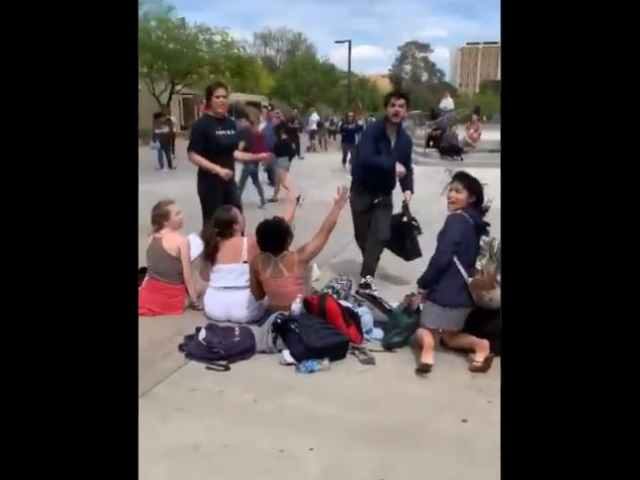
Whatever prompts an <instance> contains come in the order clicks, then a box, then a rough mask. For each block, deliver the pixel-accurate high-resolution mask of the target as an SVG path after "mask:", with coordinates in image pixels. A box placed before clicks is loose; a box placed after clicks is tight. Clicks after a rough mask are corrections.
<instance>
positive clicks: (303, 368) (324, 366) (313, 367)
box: [296, 358, 331, 373]
mask: <svg viewBox="0 0 640 480" xmlns="http://www.w3.org/2000/svg"><path fill="white" fill-rule="evenodd" d="M330 368H331V362H330V361H329V359H328V358H325V359H323V360H316V359H311V360H303V361H302V362H299V363H298V364H297V365H296V372H298V373H315V372H320V371H324V370H329V369H330Z"/></svg>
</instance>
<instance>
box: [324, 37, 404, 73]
mask: <svg viewBox="0 0 640 480" xmlns="http://www.w3.org/2000/svg"><path fill="white" fill-rule="evenodd" d="M393 55H394V53H393V50H390V49H385V48H382V47H379V46H377V45H355V46H354V47H353V48H352V50H351V68H352V70H353V71H354V72H360V73H386V71H387V70H388V68H389V66H390V65H391V62H392V61H393ZM348 56H349V54H348V47H347V45H346V44H342V45H335V46H334V47H333V48H332V49H331V50H330V51H329V60H330V61H331V63H333V64H334V65H336V66H337V67H338V68H341V69H343V70H346V69H347V65H348Z"/></svg>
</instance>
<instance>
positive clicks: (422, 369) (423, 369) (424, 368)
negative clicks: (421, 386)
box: [416, 362, 433, 375]
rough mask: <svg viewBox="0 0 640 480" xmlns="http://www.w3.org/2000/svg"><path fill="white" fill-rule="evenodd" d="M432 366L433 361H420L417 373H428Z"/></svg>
mask: <svg viewBox="0 0 640 480" xmlns="http://www.w3.org/2000/svg"><path fill="white" fill-rule="evenodd" d="M432 368H433V363H425V362H420V363H419V364H418V366H417V367H416V375H426V374H427V373H429V372H431V369H432Z"/></svg>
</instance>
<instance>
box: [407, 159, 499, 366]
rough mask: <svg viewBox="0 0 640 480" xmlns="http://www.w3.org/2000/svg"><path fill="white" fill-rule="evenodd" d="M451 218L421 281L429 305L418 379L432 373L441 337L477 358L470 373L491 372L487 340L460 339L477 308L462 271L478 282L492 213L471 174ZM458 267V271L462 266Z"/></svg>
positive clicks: (458, 177) (456, 180) (455, 193)
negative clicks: (478, 262) (482, 241)
mask: <svg viewBox="0 0 640 480" xmlns="http://www.w3.org/2000/svg"><path fill="white" fill-rule="evenodd" d="M447 210H448V211H449V214H448V216H447V219H446V221H445V223H444V226H443V227H442V230H441V231H440V233H439V234H438V244H437V246H436V251H435V253H434V254H433V256H432V257H431V260H430V261H429V265H428V267H427V269H426V271H425V272H424V273H423V274H422V276H421V277H420V278H419V279H418V281H417V284H418V293H420V294H421V295H422V297H423V299H424V305H423V308H422V312H421V315H420V327H419V328H418V330H417V331H416V338H417V340H418V344H419V346H420V348H421V351H420V361H419V364H418V366H417V368H416V373H417V374H419V375H424V374H426V373H429V372H430V371H431V369H432V368H433V364H434V348H435V345H436V342H437V341H438V337H440V336H442V340H443V342H444V344H445V345H446V346H447V347H449V348H452V349H456V350H467V351H471V352H473V353H472V355H471V357H470V358H469V361H470V364H469V370H471V371H472V372H487V371H488V370H489V369H490V368H491V363H492V360H493V355H491V353H490V345H489V342H488V341H487V340H486V339H482V338H478V337H475V336H473V335H470V334H468V333H461V330H462V328H463V327H464V323H465V320H466V319H467V317H468V316H469V313H470V312H471V310H472V307H473V305H474V302H473V299H472V297H471V293H470V292H469V286H468V284H467V281H466V279H465V277H464V276H463V273H462V271H460V270H459V269H464V270H465V271H466V272H467V276H469V277H473V269H474V266H475V263H476V259H477V257H478V253H479V252H480V237H481V236H483V235H486V234H487V233H488V227H489V224H488V223H487V222H485V221H484V220H483V219H484V217H485V215H486V213H487V211H488V210H489V209H488V207H487V206H486V205H485V204H484V190H483V187H482V184H481V183H480V181H479V180H478V179H477V178H475V177H473V176H472V175H470V174H468V173H467V172H464V171H460V172H457V173H456V174H455V175H454V176H453V177H452V179H451V182H450V183H449V190H448V193H447ZM458 265H459V266H458Z"/></svg>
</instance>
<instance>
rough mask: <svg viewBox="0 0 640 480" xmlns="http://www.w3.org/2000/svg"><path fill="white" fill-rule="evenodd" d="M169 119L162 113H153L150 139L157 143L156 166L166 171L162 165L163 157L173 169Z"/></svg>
mask: <svg viewBox="0 0 640 480" xmlns="http://www.w3.org/2000/svg"><path fill="white" fill-rule="evenodd" d="M170 123H171V121H170V120H169V119H168V118H167V117H166V116H165V115H164V114H163V113H162V112H157V113H154V114H153V135H152V137H151V141H152V142H155V143H157V144H158V146H159V148H158V167H157V170H163V171H165V172H166V171H168V170H167V169H166V168H165V166H164V161H163V157H165V158H166V159H167V166H168V167H169V168H170V169H171V170H174V168H175V167H174V166H173V162H172V159H173V156H172V155H171V137H172V129H171V125H170Z"/></svg>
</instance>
